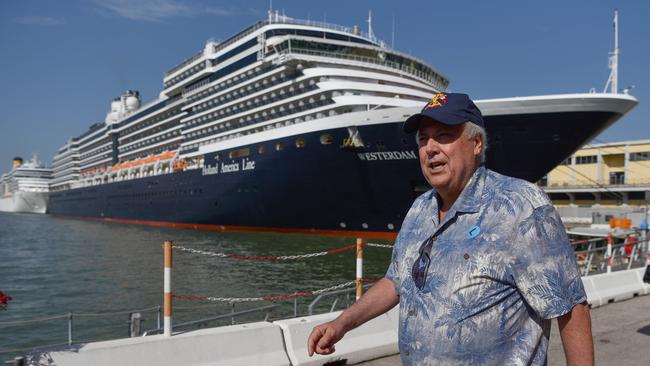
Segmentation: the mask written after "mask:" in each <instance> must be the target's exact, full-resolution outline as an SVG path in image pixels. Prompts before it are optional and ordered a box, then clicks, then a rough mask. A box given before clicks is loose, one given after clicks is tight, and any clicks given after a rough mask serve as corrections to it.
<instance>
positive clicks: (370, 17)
mask: <svg viewBox="0 0 650 366" xmlns="http://www.w3.org/2000/svg"><path fill="white" fill-rule="evenodd" d="M368 38H369V39H370V40H371V41H374V40H375V35H374V34H373V33H372V10H368Z"/></svg>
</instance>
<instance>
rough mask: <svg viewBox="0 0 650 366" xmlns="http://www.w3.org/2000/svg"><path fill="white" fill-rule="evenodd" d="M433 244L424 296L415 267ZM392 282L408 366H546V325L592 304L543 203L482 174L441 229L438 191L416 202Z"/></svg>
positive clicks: (524, 186)
mask: <svg viewBox="0 0 650 366" xmlns="http://www.w3.org/2000/svg"><path fill="white" fill-rule="evenodd" d="M431 237H433V238H435V241H434V242H433V245H432V246H430V248H431V249H430V255H429V257H430V264H429V267H428V271H426V278H425V280H424V282H423V285H422V286H421V288H418V287H417V286H416V285H415V282H414V279H413V275H412V268H413V265H414V263H415V262H416V261H417V260H418V257H419V256H420V248H421V247H422V243H424V242H425V241H426V240H427V239H429V238H431ZM418 263H420V262H419V261H418ZM386 277H387V278H388V279H390V280H391V281H393V283H394V284H395V288H396V290H397V293H398V295H399V297H400V320H399V349H400V352H401V358H402V362H403V364H404V365H459V364H460V365H545V364H546V351H547V348H548V341H549V334H550V326H551V323H550V319H552V318H555V317H558V316H560V315H564V314H566V313H568V312H569V311H570V310H571V308H572V307H573V306H574V305H575V304H579V303H581V302H583V301H585V300H586V298H587V296H586V294H585V291H584V288H583V286H582V281H581V279H580V275H579V273H578V270H577V266H576V262H575V256H574V254H573V251H572V248H571V245H570V244H569V241H568V238H567V236H566V233H565V229H564V226H563V225H562V222H561V221H560V217H559V215H558V213H557V211H556V210H555V209H554V208H553V206H552V205H551V202H550V201H549V199H548V197H547V196H546V194H545V193H544V192H543V191H542V190H541V189H540V188H538V187H537V186H535V185H534V184H531V183H529V182H526V181H523V180H520V179H516V178H511V177H506V176H503V175H500V174H498V173H495V172H493V171H491V170H488V169H486V168H484V167H480V168H479V169H478V170H477V171H476V172H475V173H474V175H473V176H472V178H471V180H470V181H469V182H468V184H467V186H466V187H465V189H464V190H463V192H462V193H461V195H460V196H459V197H458V199H457V200H456V202H455V203H454V204H453V206H452V207H451V209H450V210H449V212H447V214H446V216H445V218H444V220H443V221H442V222H438V203H437V199H436V192H435V190H431V191H429V192H427V193H425V194H423V195H421V196H420V197H419V198H417V199H416V200H415V202H414V203H413V206H412V207H411V209H410V211H409V212H408V214H407V215H406V218H405V219H404V223H403V224H402V229H401V231H400V233H399V235H398V237H397V240H396V242H395V247H394V249H393V257H392V260H391V264H390V266H389V268H388V272H387V274H386Z"/></svg>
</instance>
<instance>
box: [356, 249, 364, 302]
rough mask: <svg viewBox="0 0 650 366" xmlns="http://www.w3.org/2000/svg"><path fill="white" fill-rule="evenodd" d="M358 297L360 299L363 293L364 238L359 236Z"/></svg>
mask: <svg viewBox="0 0 650 366" xmlns="http://www.w3.org/2000/svg"><path fill="white" fill-rule="evenodd" d="M356 290H357V298H356V300H357V301H359V299H360V298H361V295H363V239H361V238H357V280H356Z"/></svg>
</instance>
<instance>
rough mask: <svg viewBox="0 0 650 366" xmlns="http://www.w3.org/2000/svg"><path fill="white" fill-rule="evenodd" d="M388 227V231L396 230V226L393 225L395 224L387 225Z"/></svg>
mask: <svg viewBox="0 0 650 366" xmlns="http://www.w3.org/2000/svg"><path fill="white" fill-rule="evenodd" d="M386 226H388V230H393V229H395V225H393V224H388V225H386Z"/></svg>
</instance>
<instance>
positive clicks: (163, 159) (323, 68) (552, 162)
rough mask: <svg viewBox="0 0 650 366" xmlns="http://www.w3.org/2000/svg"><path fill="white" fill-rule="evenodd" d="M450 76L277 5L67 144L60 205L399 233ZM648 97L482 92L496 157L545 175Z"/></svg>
mask: <svg viewBox="0 0 650 366" xmlns="http://www.w3.org/2000/svg"><path fill="white" fill-rule="evenodd" d="M448 85H449V81H448V79H447V78H446V77H445V76H444V75H443V74H442V73H440V72H439V71H438V70H436V69H435V68H434V67H432V66H431V65H428V64H427V63H426V62H424V61H422V60H420V59H418V58H416V57H413V56H410V55H407V54H404V53H402V52H399V51H397V50H394V49H391V48H389V47H387V46H386V45H385V44H384V43H383V42H381V41H379V40H377V39H376V38H375V37H374V35H373V34H372V29H371V28H369V29H368V33H364V32H361V31H360V30H359V29H358V28H356V27H354V28H345V27H340V26H336V25H331V24H325V23H317V22H311V21H301V20H296V19H292V18H288V17H286V16H280V15H278V14H277V13H276V14H271V13H269V19H267V20H264V21H261V22H258V23H256V24H254V25H253V26H251V27H249V28H247V29H245V30H243V31H242V32H240V33H238V34H236V35H235V36H233V37H231V38H229V39H228V40H226V41H224V42H222V43H214V42H208V43H207V44H206V46H205V48H204V49H203V50H201V51H200V52H199V53H197V54H195V55H194V56H192V57H190V58H189V59H187V60H185V61H183V62H182V63H181V64H179V65H177V66H175V67H173V68H172V69H171V70H169V71H168V72H167V73H166V75H165V77H164V80H163V90H162V91H161V93H160V96H159V97H158V98H157V99H155V100H153V101H151V102H149V103H147V104H145V105H141V102H140V98H139V94H138V93H137V92H136V91H127V92H126V93H124V94H123V95H122V96H120V97H119V98H117V99H115V100H114V101H113V102H112V104H111V111H110V112H109V113H108V115H107V116H106V119H105V121H104V122H103V123H97V124H94V125H92V126H91V127H90V129H89V130H88V131H86V132H85V133H83V134H81V135H80V136H78V137H76V138H73V139H71V140H69V141H68V142H67V143H66V144H65V145H64V146H63V147H62V148H61V149H60V150H59V152H58V153H57V155H56V156H55V157H54V162H53V168H54V180H53V182H52V185H51V188H52V191H53V192H52V193H51V194H50V210H49V212H50V213H52V214H55V215H62V216H70V217H84V218H93V219H102V220H112V221H121V222H132V223H142V224H151V225H169V226H177V227H192V228H206V229H217V230H228V229H234V230H264V231H290V232H320V233H343V234H346V235H357V234H358V235H365V236H385V237H393V236H394V235H395V234H396V232H397V231H398V230H399V227H400V224H401V221H402V219H403V217H404V215H405V214H406V211H407V210H408V207H409V206H410V204H411V202H412V200H413V198H415V197H416V196H417V195H419V194H420V193H421V192H423V191H424V190H426V189H428V188H427V184H426V182H425V181H424V179H423V177H422V176H421V173H420V170H419V165H418V161H417V146H416V143H415V140H414V138H413V136H409V135H406V134H404V133H403V132H402V129H401V124H402V122H403V121H404V119H405V118H406V117H408V116H409V115H411V114H413V113H416V112H418V111H419V109H420V108H421V106H422V105H423V104H424V103H425V102H426V101H428V100H430V98H431V97H432V96H433V95H434V94H435V93H438V92H444V91H445V90H446V89H447V87H448ZM636 104H637V101H636V99H635V98H633V97H631V96H629V95H621V94H611V93H602V94H597V93H588V94H587V93H585V94H569V95H547V96H538V97H517V98H505V99H491V100H482V101H477V105H478V106H479V108H480V109H481V110H482V111H483V114H484V117H485V122H486V126H487V132H488V139H489V143H488V145H489V146H490V147H489V149H488V150H487V165H488V167H490V168H492V169H494V170H496V171H499V172H501V173H504V174H508V175H512V176H517V177H521V178H524V179H528V180H530V181H537V180H538V179H540V178H541V177H542V176H543V175H544V174H546V173H547V172H548V171H549V170H551V169H552V168H553V167H554V166H556V165H557V164H558V163H560V162H561V161H562V160H563V159H565V158H566V157H567V156H569V155H570V154H571V153H572V152H574V151H575V150H576V149H577V148H579V147H580V146H582V145H583V144H584V143H585V142H587V141H589V140H590V139H591V138H593V137H595V136H596V135H597V134H599V133H600V132H601V131H603V130H604V129H605V128H607V127H608V126H610V125H611V124H612V123H614V122H615V121H616V120H617V119H619V118H620V117H621V116H623V115H624V114H625V113H627V112H628V111H629V110H630V109H632V108H633V107H634V106H635V105H636Z"/></svg>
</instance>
